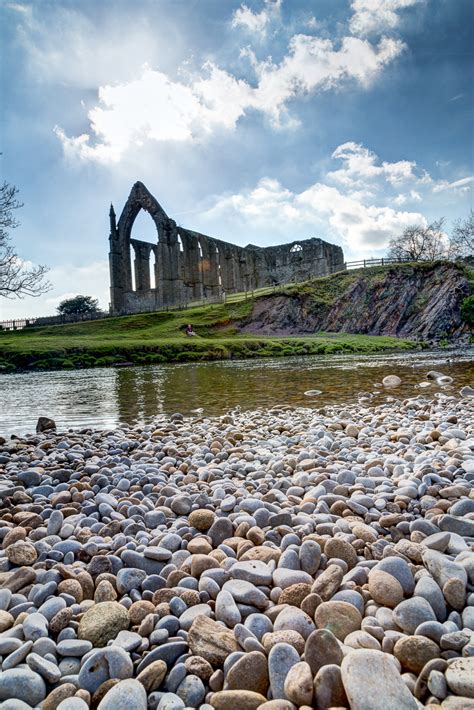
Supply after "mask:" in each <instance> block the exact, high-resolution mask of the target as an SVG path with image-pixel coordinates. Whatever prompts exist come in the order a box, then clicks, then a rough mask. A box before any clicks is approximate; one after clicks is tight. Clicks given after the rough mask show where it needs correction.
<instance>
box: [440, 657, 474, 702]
mask: <svg viewBox="0 0 474 710" xmlns="http://www.w3.org/2000/svg"><path fill="white" fill-rule="evenodd" d="M446 681H447V683H448V686H449V688H450V690H451V691H452V692H453V693H456V695H462V696H464V697H466V698H474V656H470V657H469V658H456V660H455V661H453V662H452V663H451V665H449V666H448V668H447V669H446Z"/></svg>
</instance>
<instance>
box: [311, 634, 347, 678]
mask: <svg viewBox="0 0 474 710" xmlns="http://www.w3.org/2000/svg"><path fill="white" fill-rule="evenodd" d="M304 658H305V661H306V662H307V663H308V664H309V666H310V668H311V671H312V673H313V675H316V673H317V672H318V671H319V669H320V668H321V667H322V666H325V665H326V664H328V663H329V664H333V665H337V666H339V665H341V662H342V658H343V653H342V650H341V647H340V645H339V643H338V641H337V638H336V637H335V636H334V634H333V633H332V631H329V629H317V630H316V631H313V633H312V634H310V636H308V638H307V640H306V645H305V648H304Z"/></svg>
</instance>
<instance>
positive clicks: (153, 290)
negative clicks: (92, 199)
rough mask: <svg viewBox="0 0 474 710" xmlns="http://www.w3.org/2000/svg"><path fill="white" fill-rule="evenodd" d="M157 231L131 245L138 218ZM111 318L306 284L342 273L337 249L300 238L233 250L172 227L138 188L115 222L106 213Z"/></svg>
mask: <svg viewBox="0 0 474 710" xmlns="http://www.w3.org/2000/svg"><path fill="white" fill-rule="evenodd" d="M141 209H143V210H145V211H146V212H148V213H149V214H150V216H151V218H152V220H153V222H154V223H155V226H156V232H157V235H156V244H151V243H149V242H144V241H140V240H139V239H132V236H131V234H132V227H133V223H134V221H135V218H136V216H137V215H138V213H139V211H140V210H141ZM109 262H110V293H111V304H110V307H111V312H112V313H116V314H120V313H139V312H143V311H150V310H153V309H155V308H156V309H158V308H161V307H163V306H177V305H181V304H183V305H184V304H186V303H189V302H192V301H198V300H202V299H208V300H209V301H210V302H212V301H217V300H219V299H220V298H223V296H224V294H230V293H237V292H241V291H251V290H253V289H257V288H260V287H262V286H271V285H274V284H284V283H289V282H291V281H304V280H306V279H308V278H311V277H314V276H324V275H325V274H331V273H333V272H334V271H340V270H341V269H344V256H343V253H342V249H341V247H338V246H335V245H334V244H328V243H327V242H324V241H322V240H321V239H304V240H302V241H298V242H292V243H290V244H282V245H279V246H273V247H257V246H253V245H249V246H246V247H239V246H236V245H235V244H229V243H228V242H224V241H221V240H220V239H214V238H213V237H207V236H205V235H204V234H199V233H198V232H193V231H191V230H190V229H184V228H183V227H178V226H177V224H176V222H175V221H174V220H173V219H171V218H170V217H168V215H167V214H166V212H165V211H164V210H163V208H162V207H161V205H160V204H159V203H158V201H157V200H156V199H155V198H154V197H153V195H151V194H150V192H148V190H147V188H146V187H145V185H143V183H141V182H136V183H135V185H134V186H133V188H132V191H131V192H130V195H129V197H128V200H127V202H126V204H125V207H124V208H123V211H122V214H121V215H120V219H119V220H118V223H117V222H116V217H115V212H114V209H113V207H112V206H111V208H110V253H109Z"/></svg>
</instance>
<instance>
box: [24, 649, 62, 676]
mask: <svg viewBox="0 0 474 710" xmlns="http://www.w3.org/2000/svg"><path fill="white" fill-rule="evenodd" d="M26 662H27V664H28V666H29V667H30V668H31V670H32V671H34V672H35V673H39V675H40V676H42V677H43V678H44V679H45V680H46V681H47V682H48V683H57V682H58V680H59V679H60V678H61V671H60V670H59V668H58V667H57V665H56V664H55V663H52V662H51V661H47V660H46V659H45V658H42V657H41V656H40V655H39V654H37V653H30V654H29V656H28V657H27V659H26Z"/></svg>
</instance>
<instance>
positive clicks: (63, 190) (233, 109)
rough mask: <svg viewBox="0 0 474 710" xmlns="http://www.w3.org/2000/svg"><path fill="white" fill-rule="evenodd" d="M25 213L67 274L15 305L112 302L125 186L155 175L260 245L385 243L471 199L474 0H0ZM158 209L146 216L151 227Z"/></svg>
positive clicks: (457, 214) (28, 254)
mask: <svg viewBox="0 0 474 710" xmlns="http://www.w3.org/2000/svg"><path fill="white" fill-rule="evenodd" d="M0 14H1V17H0V27H1V29H0V33H1V34H0V42H1V50H0V51H1V69H2V70H1V95H0V99H1V113H0V129H1V133H0V151H1V152H2V155H1V156H0V166H1V177H2V180H5V181H7V182H8V183H10V184H14V185H16V186H17V188H18V190H19V198H20V199H21V200H22V202H23V203H24V206H23V207H22V208H21V209H20V210H18V211H17V214H16V216H17V217H18V219H19V220H20V222H21V224H20V226H19V227H18V228H17V229H15V230H13V231H12V232H11V236H12V239H13V241H14V244H15V247H16V249H17V251H18V254H19V256H20V257H21V258H22V259H23V260H24V261H25V263H27V264H28V263H33V264H46V265H48V266H49V267H50V272H49V279H50V281H51V283H52V285H53V288H52V290H51V291H50V292H49V293H47V294H44V295H43V296H41V297H39V298H24V299H22V300H18V299H17V300H7V299H2V300H1V302H0V318H4V319H6V318H15V317H16V318H18V317H22V316H34V315H51V314H54V313H55V310H56V307H57V305H58V304H59V302H60V301H61V300H63V299H64V298H68V297H70V296H73V295H76V294H78V293H80V294H85V295H90V296H93V297H96V298H98V299H99V302H100V305H101V306H102V307H103V308H107V307H108V303H109V270H108V256H107V254H108V233H109V220H108V212H109V206H110V203H111V202H112V203H113V204H114V207H115V210H116V212H117V216H119V215H120V212H121V210H122V208H123V205H124V203H125V201H126V198H127V196H128V193H129V192H130V189H131V187H132V185H133V183H134V182H136V181H137V180H141V181H142V182H144V183H145V185H146V186H147V187H148V189H149V190H150V192H151V193H152V194H154V195H155V197H156V198H157V199H158V201H159V202H160V204H161V205H162V207H163V208H164V210H165V211H166V212H167V214H168V215H169V216H170V217H173V218H174V219H175V220H176V222H177V223H178V224H179V225H181V226H183V227H188V228H190V229H194V230H196V231H201V232H203V233H205V234H209V235H211V236H214V237H217V238H219V239H224V240H227V241H230V242H233V243H236V244H239V245H242V246H245V245H247V244H249V243H251V244H256V245H259V246H268V245H272V244H278V243H284V242H291V241H294V240H298V239H304V238H309V237H319V238H321V239H324V240H326V241H329V242H332V243H336V244H340V245H341V246H342V247H343V250H344V254H345V258H346V260H348V261H350V260H357V259H361V258H369V257H372V256H373V257H380V256H382V255H383V254H384V253H386V250H387V245H388V243H389V241H390V239H391V238H392V237H394V236H396V235H398V234H400V233H401V232H402V231H403V229H404V228H405V227H406V226H408V225H412V224H428V223H429V222H430V221H432V220H435V219H438V218H440V217H444V218H445V220H446V222H445V229H446V232H447V233H449V231H450V230H451V228H452V225H453V222H454V221H455V220H456V219H459V218H465V217H466V216H467V215H468V213H469V210H470V209H472V208H473V184H474V142H473V126H474V72H473V69H474V61H473V52H474V41H473V40H474V36H473V35H474V33H473V27H474V3H473V2H472V0H246V2H244V3H241V2H238V1H234V0H133V1H132V0H35V2H26V1H25V2H22V1H21V0H0ZM155 234H156V233H155V232H154V227H153V223H152V221H151V219H150V217H149V216H148V215H147V214H145V213H144V212H140V214H139V215H138V217H137V220H136V222H135V225H134V229H133V233H132V236H133V237H135V238H137V239H144V240H146V241H153V240H154V238H155Z"/></svg>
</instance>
